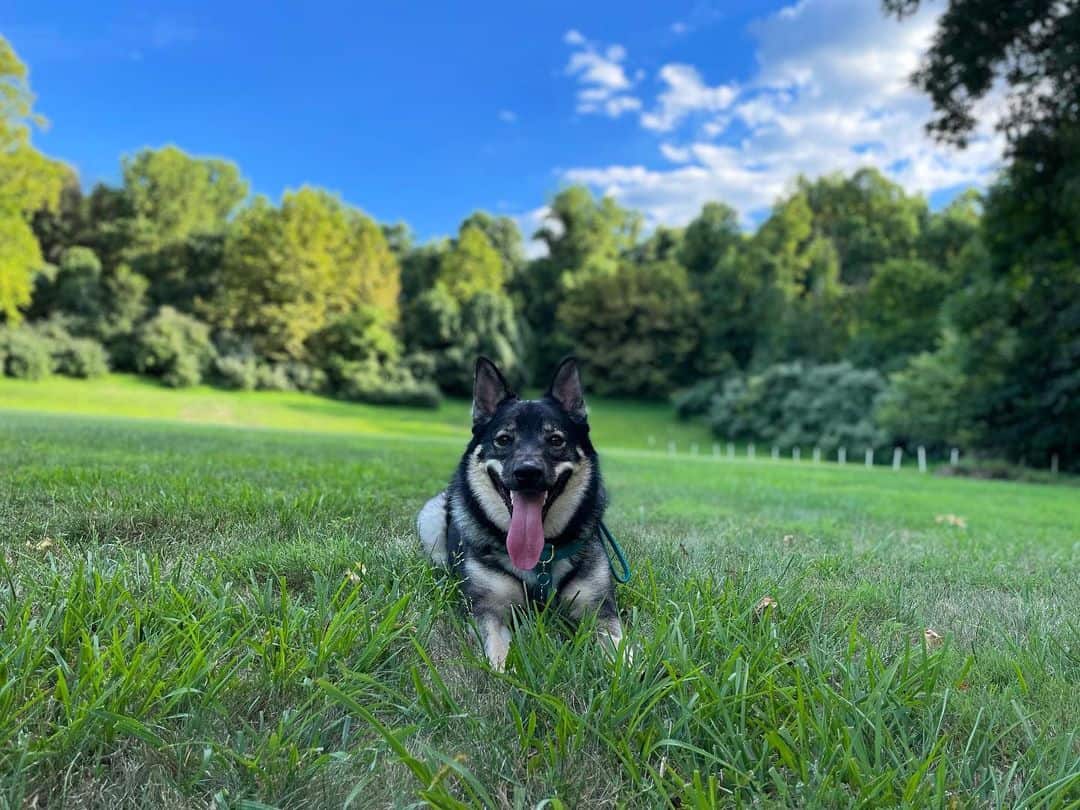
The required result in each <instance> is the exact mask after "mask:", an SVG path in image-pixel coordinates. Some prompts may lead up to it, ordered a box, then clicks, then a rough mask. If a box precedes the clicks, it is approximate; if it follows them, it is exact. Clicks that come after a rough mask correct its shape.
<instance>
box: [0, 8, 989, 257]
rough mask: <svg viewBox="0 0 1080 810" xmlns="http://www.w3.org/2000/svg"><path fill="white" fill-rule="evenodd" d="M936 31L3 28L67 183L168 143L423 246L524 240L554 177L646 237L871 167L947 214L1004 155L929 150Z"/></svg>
mask: <svg viewBox="0 0 1080 810" xmlns="http://www.w3.org/2000/svg"><path fill="white" fill-rule="evenodd" d="M316 6H317V7H316ZM465 9H468V10H467V12H466V11H465ZM936 14H937V10H936V9H934V8H933V7H931V8H930V9H929V10H928V11H926V12H924V13H922V14H920V15H919V16H918V17H917V18H915V19H914V20H912V21H908V22H906V23H904V24H902V25H901V24H899V23H897V22H895V21H893V20H888V19H885V18H883V17H882V15H881V14H880V12H879V10H878V6H877V3H876V2H875V0H800V2H797V3H796V2H765V0H761V1H760V2H756V1H755V2H702V0H689V1H688V2H683V3H678V2H675V3H626V2H619V3H616V2H593V3H581V2H576V3H566V2H553V3H552V2H549V3H545V4H542V5H541V4H538V3H506V2H500V3H484V4H480V3H470V4H457V3H366V4H346V3H340V4H326V3H319V4H307V5H302V4H300V3H287V4H284V3H283V4H273V3H255V2H250V1H249V0H239V1H237V2H221V0H218V1H217V2H213V3H210V2H201V1H200V2H190V3H185V4H180V3H170V4H155V3H151V2H117V1H116V0H102V1H101V2H97V3H93V4H91V3H72V2H51V0H7V2H6V3H4V5H3V7H2V8H0V33H2V34H3V35H5V36H6V37H7V38H8V39H9V40H10V41H11V42H12V44H13V45H14V46H15V49H16V51H17V52H18V53H19V55H20V56H21V57H22V58H23V60H24V61H25V62H27V63H28V64H29V66H30V68H31V81H32V84H33V88H34V90H35V92H36V93H37V95H38V99H39V101H38V110H39V111H40V112H41V113H43V114H44V115H45V116H46V117H48V118H49V119H50V121H51V127H50V128H49V130H48V131H47V132H44V133H40V134H38V135H37V136H36V139H35V140H36V143H37V144H38V145H39V146H40V147H41V148H42V149H43V150H45V151H46V152H47V153H49V154H51V155H54V156H56V157H59V158H62V159H64V160H66V161H68V162H69V163H71V164H72V165H74V166H75V167H76V168H77V169H78V171H79V173H80V176H81V177H82V179H83V181H84V183H87V184H90V183H93V182H94V181H97V180H106V181H116V180H117V178H118V176H119V158H120V156H121V155H124V154H130V153H132V152H134V151H135V150H137V149H139V148H141V147H143V146H160V145H163V144H166V143H175V144H177V145H179V146H180V147H182V148H184V149H186V150H188V151H190V152H192V153H195V154H206V155H216V156H222V157H226V158H229V159H231V160H234V161H236V162H237V163H238V164H239V165H240V168H241V170H242V171H243V173H244V174H245V176H246V177H247V178H248V179H249V180H250V181H251V183H252V186H253V188H254V190H255V191H257V192H260V193H265V194H268V195H269V196H271V197H272V198H274V199H277V198H278V197H279V195H280V193H281V192H282V190H284V189H286V188H295V187H297V186H299V185H301V184H303V183H313V184H316V185H320V186H325V187H327V188H330V189H332V190H334V191H337V192H339V193H341V194H342V196H343V197H344V198H345V199H346V200H347V201H349V202H350V203H352V204H354V205H357V206H359V207H361V208H363V209H364V210H366V211H368V212H369V213H370V214H372V215H373V216H375V217H376V218H378V219H379V220H383V221H395V220H405V221H407V222H408V223H409V224H410V225H411V226H412V227H413V228H414V230H415V231H416V232H417V234H418V235H419V236H420V237H421V238H428V237H431V236H436V235H440V234H447V233H451V232H452V231H454V230H455V229H456V226H457V223H458V222H459V221H460V220H461V219H462V218H464V217H465V216H466V215H468V213H469V212H471V211H473V210H475V209H485V210H489V211H494V212H499V213H505V214H508V215H512V216H515V217H517V218H518V219H519V221H520V222H521V224H522V226H523V228H524V229H526V230H530V229H531V228H533V227H535V224H536V222H537V220H538V218H539V217H540V216H542V210H543V209H542V206H543V204H544V202H545V200H546V199H548V198H549V197H550V195H551V194H552V193H553V192H554V191H556V190H557V189H558V188H559V187H560V186H562V185H564V184H566V183H568V182H586V183H588V184H590V185H591V186H593V187H594V188H595V189H596V190H597V191H600V192H607V193H613V194H615V195H616V196H617V197H618V198H619V199H620V200H622V201H623V202H624V203H626V204H629V205H633V206H635V207H638V208H641V209H642V210H643V211H644V212H645V213H646V215H647V218H648V220H649V222H650V223H652V224H655V223H659V222H664V223H669V224H682V223H684V222H686V221H687V220H688V219H689V218H690V217H691V216H693V214H694V212H695V211H696V210H698V209H699V208H700V206H701V204H702V203H703V202H705V201H706V200H708V199H721V200H724V201H726V202H729V203H730V204H732V205H734V206H735V207H736V208H738V210H739V211H740V212H741V213H742V214H743V216H744V219H745V221H746V222H747V223H752V222H754V221H756V220H758V219H759V218H760V217H761V215H762V213H763V212H764V211H766V210H767V209H768V206H769V205H770V203H771V202H772V200H774V199H775V198H776V197H777V196H778V195H779V194H782V193H783V191H784V188H785V184H786V183H787V182H788V181H789V180H790V179H791V178H792V177H793V176H794V175H795V174H796V173H798V172H803V173H807V174H811V175H816V174H820V173H823V172H826V171H831V170H844V171H850V170H852V169H854V168H857V167H858V166H860V165H867V164H870V165H876V166H878V167H879V168H882V169H883V170H884V171H886V172H887V173H888V174H890V176H892V177H894V178H895V179H897V180H898V181H899V182H901V183H903V184H904V185H905V186H906V187H908V188H909V189H911V190H913V191H920V192H922V193H925V194H927V195H928V196H930V198H931V200H932V201H934V202H935V203H941V202H942V201H944V200H947V199H948V198H950V197H951V196H952V195H953V194H955V193H956V191H957V190H958V189H962V188H964V187H967V186H968V185H971V184H982V183H985V182H986V180H987V179H988V178H989V177H990V176H991V173H992V171H993V168H994V166H995V163H996V161H997V159H998V156H999V154H1000V141H999V139H998V138H996V137H995V136H994V135H993V133H992V131H991V130H990V128H989V126H987V127H984V128H983V130H982V131H981V132H980V135H979V136H978V137H977V138H976V140H975V143H974V145H973V147H972V148H971V149H969V150H968V151H967V152H964V153H956V152H952V151H950V150H947V149H944V148H941V147H938V146H935V145H934V144H932V143H930V142H929V141H928V140H927V139H926V138H925V137H924V136H923V134H922V131H921V125H922V123H923V122H924V121H925V119H926V116H927V114H928V111H929V107H928V105H927V103H926V101H925V99H923V98H922V97H921V96H920V95H919V94H918V93H916V92H915V91H914V90H912V89H911V88H910V87H909V86H908V84H907V82H906V76H907V75H908V74H909V73H910V71H911V69H912V68H913V67H914V66H915V64H916V62H917V59H918V55H919V53H921V51H922V50H923V49H924V48H925V45H926V41H927V38H928V37H929V35H930V33H931V32H932V30H933V23H934V19H935V16H936Z"/></svg>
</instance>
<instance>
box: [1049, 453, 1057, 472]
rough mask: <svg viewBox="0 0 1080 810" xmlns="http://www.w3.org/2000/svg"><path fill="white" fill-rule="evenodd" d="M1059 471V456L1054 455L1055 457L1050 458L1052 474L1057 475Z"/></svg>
mask: <svg viewBox="0 0 1080 810" xmlns="http://www.w3.org/2000/svg"><path fill="white" fill-rule="evenodd" d="M1057 471H1058V454H1057V453H1054V455H1052V456H1050V472H1052V473H1053V474H1054V475H1057Z"/></svg>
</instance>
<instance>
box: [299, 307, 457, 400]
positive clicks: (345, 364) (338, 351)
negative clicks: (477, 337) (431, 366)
mask: <svg viewBox="0 0 1080 810" xmlns="http://www.w3.org/2000/svg"><path fill="white" fill-rule="evenodd" d="M307 345H308V350H309V352H310V353H311V355H312V356H313V357H314V358H315V359H316V360H317V361H318V362H319V364H320V366H321V368H322V370H323V371H324V373H325V375H326V380H327V382H328V386H329V388H330V389H331V391H332V392H333V393H335V394H336V395H337V396H339V397H341V398H342V399H348V400H353V401H356V402H370V403H374V404H379V405H391V404H393V405H419V406H422V407H431V408H434V407H436V406H438V404H439V402H440V400H441V398H440V396H439V391H438V389H437V388H436V387H435V386H434V385H432V384H430V383H426V382H421V381H419V380H417V378H416V377H415V376H414V375H413V373H412V371H411V370H410V369H409V367H407V366H406V364H405V363H404V362H403V361H402V360H401V356H400V347H399V345H398V341H397V338H396V337H395V336H394V334H393V332H391V331H390V329H389V327H388V326H387V325H386V324H385V322H384V318H383V315H382V314H381V313H379V312H377V311H375V310H372V309H359V310H356V311H355V312H352V313H350V314H349V315H346V316H344V317H342V318H339V319H338V320H336V321H334V322H333V323H332V324H330V325H329V326H328V327H327V328H326V329H323V330H322V331H320V332H318V333H317V334H315V335H313V336H312V338H311V339H310V340H309V341H308V344H307Z"/></svg>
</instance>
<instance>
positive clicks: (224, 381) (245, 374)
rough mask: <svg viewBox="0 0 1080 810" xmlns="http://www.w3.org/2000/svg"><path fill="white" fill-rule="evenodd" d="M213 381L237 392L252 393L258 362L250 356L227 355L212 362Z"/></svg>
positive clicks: (255, 382)
mask: <svg viewBox="0 0 1080 810" xmlns="http://www.w3.org/2000/svg"><path fill="white" fill-rule="evenodd" d="M214 378H215V381H216V382H217V383H218V384H219V385H221V386H223V387H225V388H232V389H235V390H238V391H254V390H255V386H256V384H257V383H258V362H257V361H256V360H255V358H254V357H253V356H252V355H250V354H227V355H223V356H221V357H218V358H217V359H216V360H214Z"/></svg>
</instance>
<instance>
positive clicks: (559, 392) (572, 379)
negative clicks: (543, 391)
mask: <svg viewBox="0 0 1080 810" xmlns="http://www.w3.org/2000/svg"><path fill="white" fill-rule="evenodd" d="M547 395H548V396H549V397H551V398H552V399H553V400H555V401H556V402H558V403H559V404H560V405H561V406H562V408H563V410H564V411H566V412H567V413H568V414H570V415H571V416H572V417H574V418H575V419H579V420H582V421H584V419H585V417H586V410H585V392H584V391H583V390H582V388H581V372H580V371H578V362H577V359H576V358H574V357H567V358H566V359H565V360H563V361H562V362H561V363H559V367H558V368H557V369H555V375H554V376H553V377H552V378H551V386H550V387H549V388H548V392H547Z"/></svg>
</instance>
